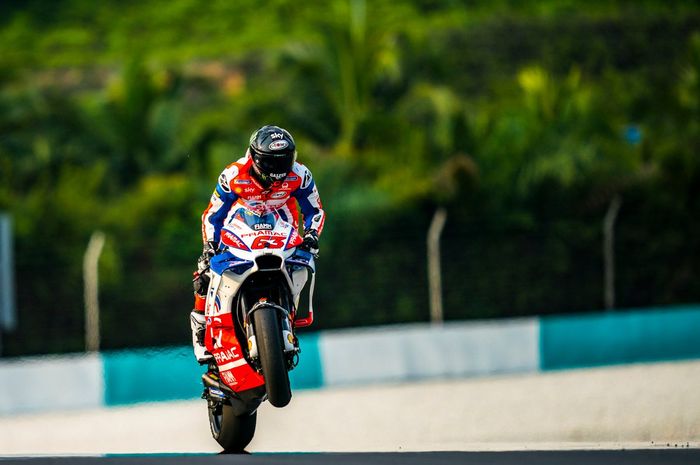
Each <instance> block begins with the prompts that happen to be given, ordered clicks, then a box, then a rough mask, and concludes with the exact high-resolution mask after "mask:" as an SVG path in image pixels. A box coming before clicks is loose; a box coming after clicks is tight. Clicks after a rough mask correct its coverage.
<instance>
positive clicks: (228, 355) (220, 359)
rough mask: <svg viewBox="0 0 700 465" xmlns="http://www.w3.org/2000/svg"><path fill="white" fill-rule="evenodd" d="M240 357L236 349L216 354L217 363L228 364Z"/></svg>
mask: <svg viewBox="0 0 700 465" xmlns="http://www.w3.org/2000/svg"><path fill="white" fill-rule="evenodd" d="M240 357H241V355H240V354H237V353H236V348H235V347H233V348H231V349H227V350H224V351H221V352H218V353H215V354H214V358H215V359H216V363H226V362H229V361H231V360H235V359H237V358H240Z"/></svg>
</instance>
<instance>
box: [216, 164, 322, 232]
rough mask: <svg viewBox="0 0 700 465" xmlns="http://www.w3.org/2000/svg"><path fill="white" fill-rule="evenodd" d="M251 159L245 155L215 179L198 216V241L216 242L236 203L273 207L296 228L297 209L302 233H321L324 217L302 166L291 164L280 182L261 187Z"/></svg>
mask: <svg viewBox="0 0 700 465" xmlns="http://www.w3.org/2000/svg"><path fill="white" fill-rule="evenodd" d="M252 169H253V159H252V158H251V157H250V154H249V153H246V156H245V157H243V158H241V159H240V160H238V161H236V162H234V163H231V164H230V165H228V166H227V167H226V168H225V169H224V171H223V172H222V173H221V175H220V176H219V182H218V183H217V185H216V189H215V190H214V193H213V194H212V196H211V200H210V201H209V206H208V207H207V209H206V210H205V211H204V214H202V239H203V241H204V243H205V244H207V243H208V242H212V241H213V242H214V243H217V244H218V243H219V238H220V237H219V236H220V233H221V228H222V227H223V225H224V224H227V223H228V222H229V221H230V220H231V218H230V216H231V215H233V214H234V212H235V210H236V209H235V208H232V207H233V206H234V205H235V204H236V202H238V201H239V200H240V201H246V202H248V203H251V202H255V201H258V202H264V203H265V204H266V205H268V206H270V207H272V208H274V209H275V210H277V212H278V213H279V214H280V216H281V217H282V219H283V220H285V221H287V222H288V223H290V224H292V225H293V226H294V227H295V228H297V229H298V227H299V210H298V208H297V204H298V206H299V207H300V208H301V214H302V216H303V219H304V233H307V232H309V231H311V230H314V231H316V233H317V234H319V235H320V234H321V232H322V231H323V223H324V221H325V218H326V214H325V213H324V211H323V207H322V206H321V198H320V197H319V195H318V190H317V189H316V183H314V180H313V177H312V176H311V171H309V169H308V168H307V167H305V166H304V165H302V164H301V163H298V162H294V166H292V170H291V171H290V172H289V173H288V174H287V177H286V178H284V180H282V181H277V182H275V183H273V184H272V186H270V187H268V188H264V187H263V186H261V185H260V184H259V183H258V181H257V180H256V179H255V177H254V176H253V174H252V173H251V170H252Z"/></svg>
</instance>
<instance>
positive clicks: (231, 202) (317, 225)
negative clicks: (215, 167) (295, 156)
mask: <svg viewBox="0 0 700 465" xmlns="http://www.w3.org/2000/svg"><path fill="white" fill-rule="evenodd" d="M244 202H245V203H256V202H262V203H265V204H266V205H267V206H269V207H272V208H274V209H275V210H277V212H278V213H279V214H280V217H281V218H282V219H283V220H284V221H287V222H288V223H290V224H292V225H293V226H294V227H295V228H297V229H298V227H299V209H298V207H299V208H300V209H301V214H302V217H303V221H304V223H303V225H304V227H303V230H304V234H303V237H304V239H305V243H312V244H317V243H318V237H319V235H320V234H321V232H322V231H323V224H324V221H325V213H324V211H323V208H322V205H321V198H320V197H319V194H318V189H317V188H316V184H315V182H314V180H313V177H312V175H311V172H310V171H309V169H308V168H306V167H305V166H304V165H302V164H301V163H298V162H294V164H293V166H292V169H291V171H290V172H289V173H288V174H287V176H286V177H285V178H284V179H283V180H281V181H276V182H274V183H272V185H271V186H270V187H268V188H265V187H264V186H262V185H261V184H260V183H259V182H258V180H257V179H256V177H255V173H254V172H253V160H252V158H251V156H250V152H248V153H246V156H244V157H243V158H241V159H239V160H238V161H236V162H234V163H232V164H230V165H229V166H227V167H226V168H225V169H224V171H223V172H222V173H221V175H220V176H219V180H218V183H217V185H216V188H215V189H214V193H213V194H212V196H211V199H210V201H209V205H208V206H207V208H206V210H205V211H204V213H203V214H202V239H203V242H204V254H203V256H202V258H200V260H199V262H198V270H197V271H196V272H195V273H194V287H195V294H194V295H195V304H194V310H193V311H192V313H191V316H190V322H191V328H192V344H193V347H194V353H195V356H196V357H197V360H198V361H199V362H200V363H206V362H207V361H209V360H211V354H209V352H207V351H206V348H205V347H204V343H203V335H204V328H205V318H204V309H205V299H206V293H207V287H208V283H209V279H210V274H209V273H210V271H209V266H208V265H209V264H208V258H207V257H210V256H212V255H213V254H214V253H215V251H216V248H217V246H218V244H219V239H220V234H221V229H222V227H223V226H224V225H225V224H227V223H228V222H229V221H230V220H231V216H232V215H233V214H234V213H235V211H236V208H235V205H236V204H237V203H244ZM312 252H314V250H312Z"/></svg>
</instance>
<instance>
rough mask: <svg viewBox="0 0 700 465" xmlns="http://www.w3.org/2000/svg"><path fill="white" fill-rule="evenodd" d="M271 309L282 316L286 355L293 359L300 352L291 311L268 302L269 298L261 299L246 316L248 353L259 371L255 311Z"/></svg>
mask: <svg viewBox="0 0 700 465" xmlns="http://www.w3.org/2000/svg"><path fill="white" fill-rule="evenodd" d="M269 311H274V312H277V313H278V314H279V316H280V321H281V323H282V341H283V343H284V353H285V355H287V356H289V358H290V359H291V358H293V356H294V355H295V354H297V353H298V352H299V344H298V342H297V340H296V338H295V337H294V333H293V331H292V317H291V315H290V314H289V312H288V311H287V310H285V309H284V308H283V307H280V306H279V305H276V304H273V303H270V302H268V301H267V299H264V298H263V299H260V300H259V301H258V302H257V303H256V304H255V305H253V308H251V309H250V311H249V312H248V314H247V315H246V318H245V332H246V338H247V339H248V355H250V358H251V360H253V362H254V363H255V367H256V369H258V371H259V370H260V363H259V361H258V343H257V340H256V337H255V328H253V313H255V312H269Z"/></svg>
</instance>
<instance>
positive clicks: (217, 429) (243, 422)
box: [209, 401, 258, 453]
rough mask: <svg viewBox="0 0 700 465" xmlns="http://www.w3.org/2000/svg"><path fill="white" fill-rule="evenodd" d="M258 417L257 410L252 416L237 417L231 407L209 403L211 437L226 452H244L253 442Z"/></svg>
mask: <svg viewBox="0 0 700 465" xmlns="http://www.w3.org/2000/svg"><path fill="white" fill-rule="evenodd" d="M257 417H258V411H257V410H256V411H254V412H253V413H251V414H250V415H241V416H236V415H234V414H233V408H232V407H231V406H230V405H224V404H220V403H218V402H212V401H210V403H209V426H210V427H211V435H212V436H213V437H214V439H216V442H218V443H219V445H220V446H221V447H223V448H224V452H229V453H236V452H243V449H245V447H246V446H247V445H248V444H250V441H252V440H253V434H255V424H256V420H257Z"/></svg>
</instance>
